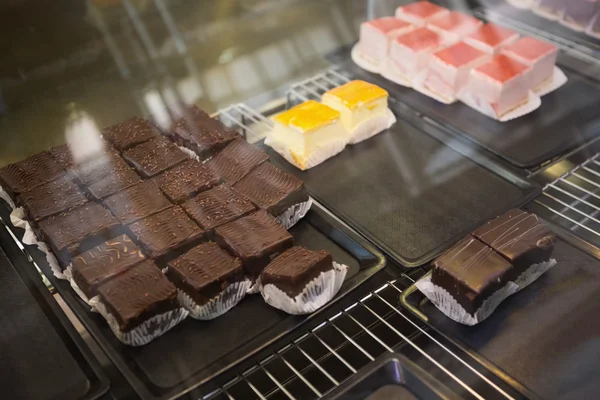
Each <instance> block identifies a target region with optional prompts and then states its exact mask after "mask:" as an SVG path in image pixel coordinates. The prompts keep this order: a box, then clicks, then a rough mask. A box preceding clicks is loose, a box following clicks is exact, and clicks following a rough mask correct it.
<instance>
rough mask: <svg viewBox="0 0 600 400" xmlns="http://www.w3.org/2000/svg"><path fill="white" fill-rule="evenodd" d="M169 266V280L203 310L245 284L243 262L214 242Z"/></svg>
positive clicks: (200, 247)
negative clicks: (233, 286) (235, 285)
mask: <svg viewBox="0 0 600 400" xmlns="http://www.w3.org/2000/svg"><path fill="white" fill-rule="evenodd" d="M168 265H169V268H168V270H167V277H168V278H169V280H170V281H171V282H173V283H174V284H175V286H177V288H179V289H180V290H182V291H183V292H185V293H186V294H187V295H189V296H190V297H191V298H192V299H193V300H194V301H195V302H196V304H198V305H200V306H201V305H204V304H206V303H207V302H208V301H209V300H211V299H212V298H214V297H216V296H218V295H219V294H220V293H222V292H223V291H224V290H225V289H226V288H227V287H228V286H229V285H231V284H232V283H236V282H241V281H242V280H244V269H243V267H242V262H241V261H240V260H239V259H238V258H235V257H232V256H231V255H229V253H227V252H226V251H225V250H223V249H221V248H220V247H219V246H218V245H217V244H216V243H214V242H207V243H202V244H200V245H199V246H196V247H194V248H193V249H191V250H190V251H188V252H187V253H185V254H184V255H182V256H181V257H178V258H176V259H175V260H173V261H171V262H169V264H168Z"/></svg>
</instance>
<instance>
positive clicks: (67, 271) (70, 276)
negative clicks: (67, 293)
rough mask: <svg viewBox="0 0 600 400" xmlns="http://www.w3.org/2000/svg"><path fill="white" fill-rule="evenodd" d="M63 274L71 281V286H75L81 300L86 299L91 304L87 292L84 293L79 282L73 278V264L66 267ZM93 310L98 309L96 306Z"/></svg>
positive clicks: (74, 288)
mask: <svg viewBox="0 0 600 400" xmlns="http://www.w3.org/2000/svg"><path fill="white" fill-rule="evenodd" d="M63 274H64V276H65V279H66V280H68V281H69V283H70V284H71V288H73V290H74V291H75V293H77V294H78V295H79V297H80V298H81V300H83V301H85V303H86V304H87V305H89V306H91V304H90V299H89V298H88V297H87V296H86V294H85V293H83V291H82V290H81V288H80V287H79V285H78V284H77V282H75V279H73V269H72V268H71V265H69V266H68V267H67V268H65V270H64V272H63ZM92 311H96V309H95V308H94V307H92Z"/></svg>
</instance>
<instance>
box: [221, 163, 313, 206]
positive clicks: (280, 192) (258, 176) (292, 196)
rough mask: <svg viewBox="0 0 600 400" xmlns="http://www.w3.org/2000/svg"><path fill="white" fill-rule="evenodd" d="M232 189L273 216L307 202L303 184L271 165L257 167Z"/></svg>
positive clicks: (265, 164)
mask: <svg viewBox="0 0 600 400" xmlns="http://www.w3.org/2000/svg"><path fill="white" fill-rule="evenodd" d="M233 188H234V189H235V190H237V191H238V192H240V193H242V194H244V195H246V197H248V198H249V199H250V200H252V202H253V203H254V204H256V205H257V206H258V207H260V208H263V209H265V210H267V211H268V212H269V214H271V215H273V216H278V215H281V214H283V213H284V212H285V211H286V210H287V209H288V208H290V207H292V206H293V205H295V204H298V203H303V202H305V201H308V193H307V192H306V188H305V187H304V182H302V181H301V180H300V179H298V178H296V177H295V176H292V175H290V174H288V173H287V172H283V171H282V170H280V169H279V168H277V167H276V166H274V165H273V164H271V163H264V164H263V165H261V166H259V167H258V168H256V169H255V170H254V171H252V172H250V173H249V174H248V175H246V177H245V178H243V179H242V180H241V181H239V182H238V183H236V184H235V185H234V186H233Z"/></svg>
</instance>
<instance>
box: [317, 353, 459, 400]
mask: <svg viewBox="0 0 600 400" xmlns="http://www.w3.org/2000/svg"><path fill="white" fill-rule="evenodd" d="M458 398H459V397H458V396H456V395H455V394H453V393H452V392H451V391H450V390H449V389H448V388H446V387H445V386H444V385H443V384H442V383H441V382H439V381H437V380H435V379H434V378H433V377H432V376H430V375H429V374H427V372H425V371H424V370H423V369H421V367H419V366H417V365H416V364H414V363H413V362H412V361H410V360H408V359H407V358H406V357H404V356H402V355H400V354H393V353H388V354H385V355H383V356H381V357H379V358H378V359H377V360H375V361H374V362H372V363H370V364H369V365H368V366H366V367H365V368H363V369H362V370H361V371H360V372H359V373H358V374H356V375H355V376H353V377H352V379H350V380H349V381H348V382H346V383H345V384H343V385H341V386H340V387H338V388H337V389H335V390H334V391H333V392H331V393H330V394H329V395H328V396H325V397H324V398H323V399H324V400H325V399H326V400H334V399H335V400H400V399H403V400H418V399H427V400H436V399H439V400H450V399H458Z"/></svg>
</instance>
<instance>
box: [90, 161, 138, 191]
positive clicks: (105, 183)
mask: <svg viewBox="0 0 600 400" xmlns="http://www.w3.org/2000/svg"><path fill="white" fill-rule="evenodd" d="M140 182H141V179H140V177H139V176H138V174H136V173H135V171H134V170H133V169H131V167H130V166H129V165H128V164H127V163H126V162H125V161H123V160H121V161H119V162H116V163H114V164H112V171H111V172H110V173H109V174H108V175H105V176H104V177H103V178H101V179H99V180H97V181H95V182H94V183H90V184H88V185H87V190H88V191H89V192H90V193H91V194H92V196H94V197H95V198H96V199H98V200H101V199H104V198H106V197H108V196H112V195H113V194H115V193H118V192H120V191H121V190H124V189H127V188H128V187H131V186H133V185H135V184H137V183H140Z"/></svg>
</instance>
